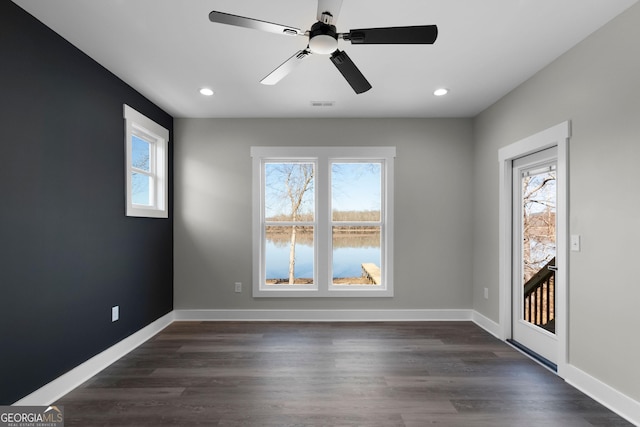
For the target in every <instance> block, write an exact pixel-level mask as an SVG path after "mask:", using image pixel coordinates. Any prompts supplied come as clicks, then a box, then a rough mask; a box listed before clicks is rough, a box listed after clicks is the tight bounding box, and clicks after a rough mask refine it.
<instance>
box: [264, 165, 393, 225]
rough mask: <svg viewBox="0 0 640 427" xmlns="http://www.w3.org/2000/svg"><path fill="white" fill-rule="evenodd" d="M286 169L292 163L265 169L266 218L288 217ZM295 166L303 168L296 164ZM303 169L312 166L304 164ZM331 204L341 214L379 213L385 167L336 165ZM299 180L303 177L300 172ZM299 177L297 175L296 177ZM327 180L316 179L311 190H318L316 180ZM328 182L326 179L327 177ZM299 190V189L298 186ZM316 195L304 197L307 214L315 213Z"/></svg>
mask: <svg viewBox="0 0 640 427" xmlns="http://www.w3.org/2000/svg"><path fill="white" fill-rule="evenodd" d="M283 165H286V166H289V165H292V164H291V163H288V164H285V163H267V164H266V165H265V215H266V217H267V218H268V217H271V216H274V215H276V214H278V213H283V214H288V213H290V210H291V205H290V202H289V200H288V199H287V197H286V195H287V192H286V191H287V190H286V185H285V175H284V173H283V172H284V171H283ZM294 165H300V164H299V163H295V164H294ZM302 165H306V166H308V165H310V164H309V163H304V164H302ZM331 170H332V172H331V180H332V182H331V201H332V206H331V208H332V210H339V211H367V210H372V211H379V210H380V207H381V204H382V202H381V193H382V188H381V179H382V176H381V170H382V168H381V164H380V163H337V162H336V163H333V164H332V168H331ZM297 172H298V173H297V175H298V178H302V175H301V173H300V172H299V171H297ZM294 175H295V174H294ZM318 179H323V177H318V176H314V181H313V182H312V183H311V184H310V186H311V187H312V188H313V189H315V188H317V184H316V180H318ZM324 179H326V177H324ZM294 187H295V186H294ZM313 195H314V193H313V192H312V191H307V192H306V193H305V195H304V205H305V208H304V209H303V212H312V211H313V209H314V201H313Z"/></svg>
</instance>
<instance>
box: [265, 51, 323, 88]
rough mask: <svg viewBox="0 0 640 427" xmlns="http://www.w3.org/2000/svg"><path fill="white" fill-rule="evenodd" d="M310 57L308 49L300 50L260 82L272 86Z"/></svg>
mask: <svg viewBox="0 0 640 427" xmlns="http://www.w3.org/2000/svg"><path fill="white" fill-rule="evenodd" d="M309 55H311V51H310V50H308V49H304V50H300V51H298V52H296V53H295V54H294V55H293V56H292V57H291V58H289V59H287V60H286V61H284V62H283V63H282V64H281V65H280V66H279V67H278V68H276V69H275V70H273V71H272V72H271V73H270V74H269V75H268V76H267V77H265V78H264V79H262V80H260V83H262V84H263V85H274V84H276V83H278V82H279V81H280V80H282V79H283V78H285V77H286V76H287V75H288V74H289V73H290V72H291V71H293V70H294V69H295V68H296V67H297V66H298V65H300V63H301V62H302V60H303V59H305V58H306V57H307V56H309Z"/></svg>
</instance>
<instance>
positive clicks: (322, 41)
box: [309, 34, 338, 55]
mask: <svg viewBox="0 0 640 427" xmlns="http://www.w3.org/2000/svg"><path fill="white" fill-rule="evenodd" d="M337 48H338V40H336V39H335V38H334V37H332V36H330V35H328V34H320V35H317V36H315V37H313V38H312V39H310V40H309V49H310V50H311V52H313V53H317V54H319V55H328V54H330V53H332V52H335V51H336V49H337Z"/></svg>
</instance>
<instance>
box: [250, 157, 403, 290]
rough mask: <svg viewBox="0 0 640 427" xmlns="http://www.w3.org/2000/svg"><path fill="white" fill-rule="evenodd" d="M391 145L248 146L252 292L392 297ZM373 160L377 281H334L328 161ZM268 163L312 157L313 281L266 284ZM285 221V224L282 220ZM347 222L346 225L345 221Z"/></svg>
mask: <svg viewBox="0 0 640 427" xmlns="http://www.w3.org/2000/svg"><path fill="white" fill-rule="evenodd" d="M395 156H396V148H395V147H251V157H252V166H253V167H252V170H253V179H252V205H253V211H252V233H253V296H254V297H276V298H280V297H295V298H300V297H393V225H394V212H393V209H394V196H393V190H394V160H395ZM366 161H376V162H380V163H381V164H382V218H381V221H380V225H381V263H382V266H381V267H382V269H381V270H382V274H383V276H382V284H381V285H380V286H375V287H372V286H364V285H363V286H358V285H348V286H340V285H333V283H332V282H333V281H332V279H331V277H332V272H331V251H332V234H331V230H332V229H331V225H332V221H331V212H330V200H331V181H330V180H331V167H330V165H331V163H332V162H354V163H355V162H366ZM270 162H314V163H315V165H316V172H315V183H314V185H315V188H316V192H315V218H314V246H315V251H314V252H315V259H314V264H315V269H314V270H315V273H314V276H315V277H314V284H313V285H294V286H295V287H293V286H292V285H281V286H279V285H266V284H265V265H264V255H265V254H264V251H265V242H266V239H265V235H264V229H265V227H264V223H263V221H264V191H263V190H264V179H265V177H264V169H265V166H264V165H265V164H266V163H270ZM282 225H287V224H282ZM346 225H349V224H346Z"/></svg>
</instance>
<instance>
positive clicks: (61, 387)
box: [14, 311, 173, 406]
mask: <svg viewBox="0 0 640 427" xmlns="http://www.w3.org/2000/svg"><path fill="white" fill-rule="evenodd" d="M172 322H173V311H172V312H170V313H168V314H166V315H164V316H162V317H161V318H159V319H158V320H156V321H155V322H153V323H150V324H149V325H147V326H145V327H144V328H142V329H140V330H139V331H138V332H135V333H133V334H132V335H130V336H128V337H127V338H125V339H123V340H122V341H120V342H119V343H117V344H115V345H113V346H111V347H109V348H108V349H106V350H105V351H103V352H102V353H100V354H97V355H95V356H94V357H92V358H91V359H89V360H87V361H86V362H84V363H82V364H81V365H78V366H76V367H75V368H73V369H72V370H70V371H69V372H67V373H66V374H63V375H61V376H59V377H58V378H56V379H55V380H53V381H51V382H50V383H48V384H46V385H45V386H43V387H41V388H39V389H38V390H36V391H34V392H33V393H31V394H29V395H27V396H25V397H23V398H22V399H20V400H18V401H17V402H15V403H14V405H16V406H41V405H50V404H51V403H53V402H55V401H56V400H58V399H60V398H61V397H62V396H64V395H65V394H67V393H69V392H70V391H71V390H73V389H74V388H76V387H78V386H79V385H80V384H82V383H83V382H85V381H87V380H88V379H89V378H91V377H92V376H94V375H96V374H97V373H98V372H100V371H102V370H103V369H104V368H106V367H107V366H109V365H111V364H112V363H113V362H115V361H116V360H118V359H120V358H121V357H123V356H124V355H126V354H127V353H129V352H130V351H131V350H134V349H135V348H136V347H138V346H139V345H141V344H142V343H144V342H145V341H147V340H148V339H149V338H151V337H153V336H154V335H155V334H157V333H158V332H160V331H161V330H163V329H164V328H166V327H167V326H168V325H170V324H171V323H172Z"/></svg>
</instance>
